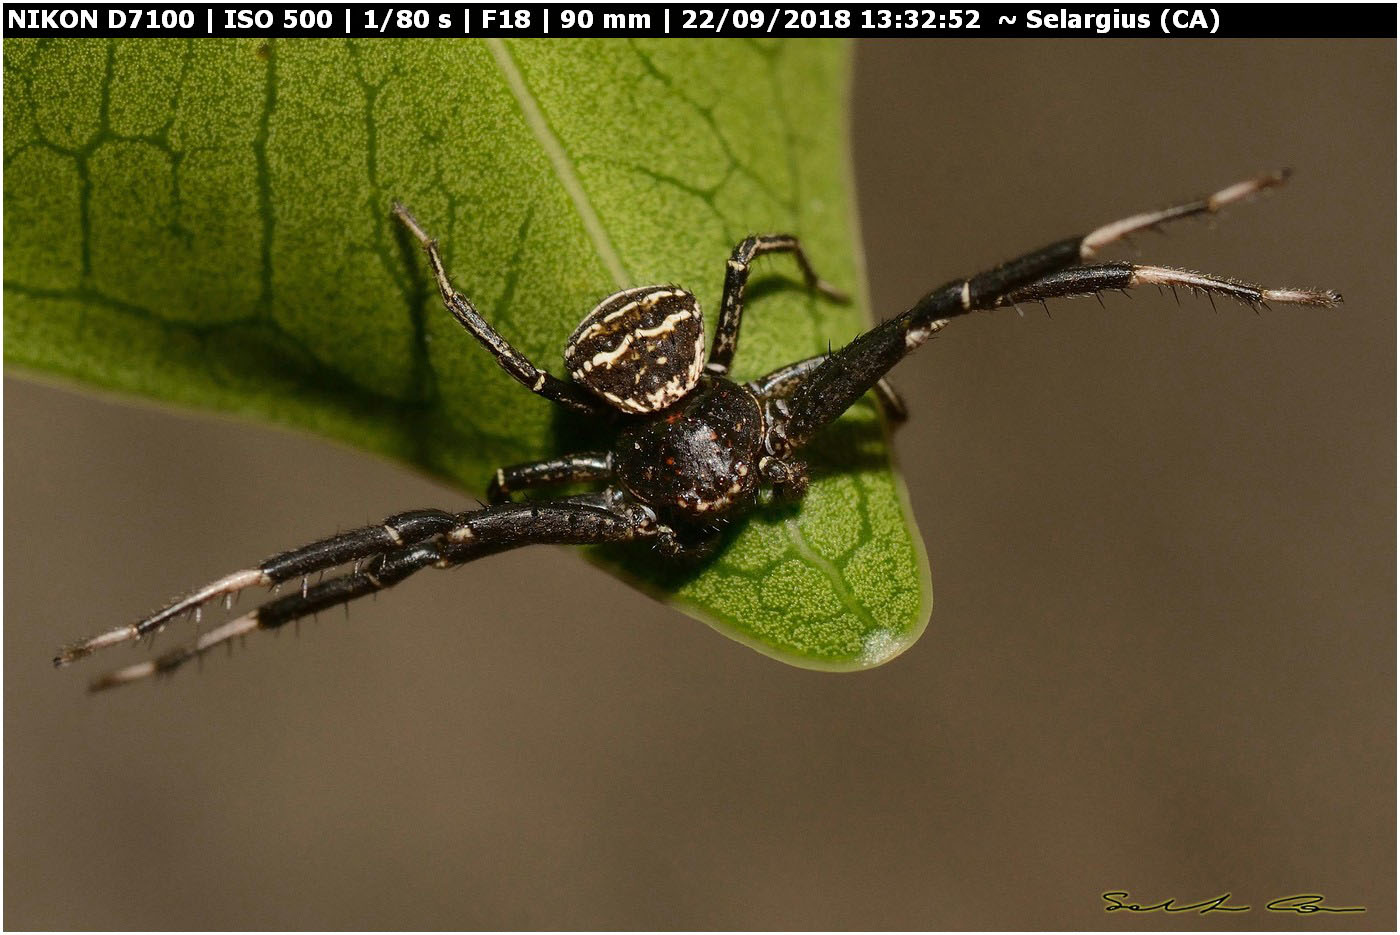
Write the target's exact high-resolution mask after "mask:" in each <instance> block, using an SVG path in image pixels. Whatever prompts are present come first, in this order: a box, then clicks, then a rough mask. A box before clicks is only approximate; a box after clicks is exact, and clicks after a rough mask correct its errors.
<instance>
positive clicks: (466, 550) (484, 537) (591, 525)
mask: <svg viewBox="0 0 1400 935" xmlns="http://www.w3.org/2000/svg"><path fill="white" fill-rule="evenodd" d="M445 515H448V516H449V519H450V520H451V522H449V523H448V524H447V526H446V528H442V529H438V530H437V531H436V532H434V533H433V534H432V535H430V536H428V537H426V538H424V539H422V540H420V541H417V542H412V543H408V544H406V545H404V546H403V547H401V548H394V549H389V550H380V551H379V553H378V554H376V555H375V556H374V557H373V558H372V559H371V560H370V561H368V563H366V564H365V565H364V566H363V567H360V568H357V569H355V570H354V571H351V572H350V573H348V574H344V575H340V576H338V577H334V578H328V579H326V580H325V581H322V582H320V583H318V584H315V585H312V586H310V587H303V588H302V589H301V590H300V591H297V592H293V593H291V594H288V595H286V596H284V597H280V598H276V599H274V600H271V601H268V602H267V603H265V604H263V605H261V606H260V607H258V608H256V609H254V610H252V611H250V612H248V613H246V614H244V615H242V616H241V617H237V618H235V619H233V620H230V621H228V622H227V623H224V624H222V625H220V626H218V627H215V628H214V629H212V630H210V631H209V632H207V633H204V634H203V635H201V636H200V637H199V638H198V639H196V640H195V641H194V642H193V643H192V644H190V645H188V646H180V647H176V648H175V649H172V650H170V651H168V652H166V653H163V654H161V655H160V656H157V657H156V658H154V659H150V660H147V661H145V662H140V663H137V664H135V665H132V666H127V667H126V668H124V669H120V670H117V671H115V672H111V673H108V674H107V675H104V676H101V677H100V678H98V679H97V680H96V681H94V682H93V683H92V686H91V688H92V690H94V691H100V690H102V689H107V688H113V687H116V686H118V685H125V684H127V683H129V682H134V681H138V680H140V679H144V678H148V677H150V676H152V675H158V674H162V673H167V672H172V671H174V670H175V669H177V668H179V667H180V666H182V665H184V664H185V663H186V662H189V661H190V660H191V659H196V658H198V657H199V656H202V655H203V654H204V653H206V652H208V651H209V650H211V649H213V648H214V647H216V646H219V645H221V644H224V643H227V642H229V641H230V640H233V639H235V638H237V637H242V636H246V635H248V634H249V633H252V632H254V631H256V630H273V629H276V628H278V627H280V626H282V625H284V624H286V623H290V622H291V621H294V620H299V619H301V618H302V617H306V616H308V615H310V614H314V613H316V612H318V611H322V610H326V609H328V608H331V607H335V606H337V605H341V604H347V603H349V602H350V601H353V600H355V599H356V598H360V597H364V596H365V595H367V594H374V593H376V592H378V591H382V590H384V589H385V588H389V587H392V586H393V585H395V584H398V583H399V582H400V581H403V580H404V579H405V578H407V577H409V576H410V575H413V574H415V573H417V572H419V571H421V570H423V569H424V568H428V567H430V566H431V567H438V568H452V567H456V566H458V565H463V564H466V563H467V562H470V561H474V560H475V559H478V558H483V557H485V556H487V555H494V554H495V553H497V552H503V551H506V550H508V549H515V548H520V547H521V546H526V545H544V544H553V545H589V544H601V543H608V542H626V541H630V540H634V539H641V538H654V537H656V536H657V535H658V534H659V533H660V532H661V529H662V528H661V527H659V526H658V524H657V523H656V518H655V515H654V514H653V513H652V512H651V510H649V509H647V508H646V507H643V506H640V505H638V504H635V503H629V502H627V501H626V500H625V499H624V498H622V497H621V496H620V495H618V494H616V493H615V492H612V491H605V492H603V493H600V494H592V495H588V496H584V497H574V498H567V499H563V500H557V501H551V502H541V503H534V504H502V505H499V506H493V507H486V508H485V509H482V510H476V511H471V512H467V513H460V514H457V515H455V516H451V515H450V514H445ZM329 541H331V540H326V542H329ZM321 545H323V543H317V544H313V545H312V546H308V547H306V548H304V549H298V550H295V551H294V552H288V553H284V555H287V556H293V555H303V556H309V555H310V554H311V553H312V552H314V551H315V550H316V549H317V548H318V546H321ZM308 560H309V559H308ZM89 642H91V641H89ZM102 645H108V644H102ZM93 648H94V649H95V648H99V647H96V646H94V647H93ZM88 651H89V652H90V651H91V649H89V650H88Z"/></svg>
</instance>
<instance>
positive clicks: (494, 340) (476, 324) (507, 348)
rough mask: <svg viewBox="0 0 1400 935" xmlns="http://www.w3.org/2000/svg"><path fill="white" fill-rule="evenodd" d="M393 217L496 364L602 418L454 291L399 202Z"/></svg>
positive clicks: (573, 387)
mask: <svg viewBox="0 0 1400 935" xmlns="http://www.w3.org/2000/svg"><path fill="white" fill-rule="evenodd" d="M394 216H395V217H396V218H398V219H399V221H400V222H401V223H402V224H403V226H404V227H405V228H407V229H408V232H409V233H410V234H412V235H413V236H414V238H415V239H417V241H418V242H419V244H421V245H422V247H423V249H424V250H425V251H427V253H428V262H429V263H430V264H431V265H432V267H433V277H434V278H435V279H436V280H437V286H438V291H439V292H440V293H441V294H442V302H443V304H444V305H445V306H447V310H448V311H449V312H451V313H452V315H453V317H454V318H456V319H457V321H459V322H461V324H462V327H464V328H466V329H467V331H468V332H469V333H470V334H471V336H472V337H474V338H476V339H477V341H479V342H481V345H482V346H483V347H485V348H486V349H487V350H488V351H490V352H491V353H492V354H493V355H494V356H495V358H496V363H498V364H500V365H501V369H503V370H505V372H506V373H508V374H510V375H511V376H512V377H514V378H515V379H516V380H519V381H520V383H521V384H522V385H524V386H525V387H526V388H527V389H529V390H530V391H532V392H534V393H538V394H539V395H541V396H543V397H544V398H545V399H547V400H549V401H550V402H554V403H558V404H559V405H561V406H563V407H565V408H566V409H572V410H573V411H575V412H580V413H583V414H585V415H601V414H602V413H604V412H607V411H608V410H607V409H606V408H605V407H604V406H603V404H602V403H600V402H599V401H598V400H597V399H595V398H594V397H593V396H592V394H590V393H588V392H587V391H586V390H584V389H583V388H582V387H580V386H578V385H577V384H575V383H570V382H568V381H566V380H561V379H559V378H558V377H556V376H554V375H553V374H552V373H550V372H549V371H547V370H544V369H542V368H540V367H537V366H536V365H535V364H534V363H533V362H532V361H531V360H530V359H529V358H528V357H526V356H525V355H524V354H522V353H520V352H519V351H518V350H516V349H515V348H514V347H512V346H511V344H510V342H509V341H507V340H506V339H505V338H503V337H501V335H500V334H499V333H498V332H497V331H496V329H495V328H492V327H491V325H490V323H489V322H487V321H486V319H485V318H482V317H481V313H480V312H478V311H477V310H476V307H475V306H474V305H472V303H471V302H470V300H468V299H467V297H466V296H464V295H462V294H461V293H460V292H458V291H457V290H456V289H454V288H453V286H452V281H451V280H450V279H448V276H447V268H446V267H445V266H444V265H443V262H442V254H441V253H440V252H439V250H438V245H437V241H436V240H434V239H433V238H431V237H429V236H428V234H427V232H426V231H425V230H423V226H422V225H421V224H419V223H418V219H417V218H415V217H414V216H413V215H412V214H409V212H408V209H407V208H405V207H404V206H403V205H401V204H398V203H395V205H394Z"/></svg>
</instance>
